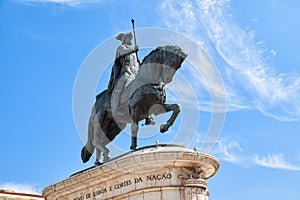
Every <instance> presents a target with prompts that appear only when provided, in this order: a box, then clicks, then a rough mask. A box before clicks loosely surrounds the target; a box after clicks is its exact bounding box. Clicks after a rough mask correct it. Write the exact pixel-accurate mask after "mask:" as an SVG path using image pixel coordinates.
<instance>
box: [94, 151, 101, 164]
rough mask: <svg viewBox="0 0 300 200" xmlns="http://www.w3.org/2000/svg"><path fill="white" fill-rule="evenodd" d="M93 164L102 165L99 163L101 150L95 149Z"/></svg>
mask: <svg viewBox="0 0 300 200" xmlns="http://www.w3.org/2000/svg"><path fill="white" fill-rule="evenodd" d="M94 164H95V165H96V166H99V165H101V164H102V162H101V150H100V149H99V148H96V160H95V162H94Z"/></svg>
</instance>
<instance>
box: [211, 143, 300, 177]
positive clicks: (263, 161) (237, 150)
mask: <svg viewBox="0 0 300 200" xmlns="http://www.w3.org/2000/svg"><path fill="white" fill-rule="evenodd" d="M213 154H215V155H217V156H218V158H220V159H221V160H224V161H226V162H230V163H234V164H237V165H241V166H247V167H251V166H260V167H267V168H273V169H280V170H289V171H300V166H297V165H293V164H290V163H289V162H288V161H286V160H285V159H284V154H282V153H279V154H270V153H269V154H267V155H259V154H250V155H249V154H246V153H244V152H243V149H242V147H241V145H240V144H239V142H237V141H232V140H230V139H228V138H227V139H223V140H219V141H218V142H217V144H216V146H215V148H214V150H213Z"/></svg>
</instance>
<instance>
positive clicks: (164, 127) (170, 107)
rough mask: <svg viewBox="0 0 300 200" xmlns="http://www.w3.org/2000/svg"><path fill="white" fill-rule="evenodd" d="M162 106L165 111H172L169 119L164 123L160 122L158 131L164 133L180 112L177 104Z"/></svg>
mask: <svg viewBox="0 0 300 200" xmlns="http://www.w3.org/2000/svg"><path fill="white" fill-rule="evenodd" d="M164 108H165V110H166V112H170V111H173V113H172V115H171V117H170V119H169V120H168V121H167V123H166V124H162V125H161V126H160V132H161V133H164V132H166V131H167V130H168V129H169V128H170V127H171V126H172V125H173V123H174V121H175V119H176V117H177V116H178V114H179V112H180V106H179V105H178V104H164Z"/></svg>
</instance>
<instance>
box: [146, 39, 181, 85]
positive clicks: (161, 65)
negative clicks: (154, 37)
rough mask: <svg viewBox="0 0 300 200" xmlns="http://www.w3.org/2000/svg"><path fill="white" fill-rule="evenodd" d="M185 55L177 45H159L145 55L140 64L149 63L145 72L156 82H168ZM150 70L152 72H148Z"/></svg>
mask: <svg viewBox="0 0 300 200" xmlns="http://www.w3.org/2000/svg"><path fill="white" fill-rule="evenodd" d="M186 57H187V54H185V53H184V52H183V51H182V49H181V48H180V47H178V46H169V45H167V46H161V47H157V48H156V49H155V50H153V51H152V52H151V53H150V54H149V55H147V56H146V57H145V58H144V60H143V62H142V65H144V66H146V65H145V64H151V65H150V66H151V67H150V66H149V67H147V68H148V69H147V73H145V74H148V75H150V74H152V75H151V76H152V77H155V78H153V80H155V81H157V82H164V83H170V82H171V81H172V78H173V76H174V75H175V72H176V71H177V69H179V68H180V67H181V64H182V62H183V61H184V59H185V58H186ZM150 70H151V72H152V73H150Z"/></svg>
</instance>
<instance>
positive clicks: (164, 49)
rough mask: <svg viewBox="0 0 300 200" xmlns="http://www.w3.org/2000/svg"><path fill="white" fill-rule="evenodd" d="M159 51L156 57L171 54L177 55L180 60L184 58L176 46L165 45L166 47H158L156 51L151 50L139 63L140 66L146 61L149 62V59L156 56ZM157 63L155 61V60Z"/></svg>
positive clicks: (184, 55)
mask: <svg viewBox="0 0 300 200" xmlns="http://www.w3.org/2000/svg"><path fill="white" fill-rule="evenodd" d="M160 51H161V54H160V55H158V56H162V55H164V54H166V53H171V54H173V55H174V54H175V55H178V56H180V57H182V58H186V56H187V55H186V54H185V53H184V52H183V51H182V49H181V48H180V47H178V46H171V45H166V46H159V47H157V48H156V49H154V50H152V51H151V52H150V53H149V54H148V55H146V56H145V57H144V59H143V61H142V63H141V65H143V64H144V63H145V62H147V61H148V60H151V58H152V57H153V56H154V55H155V54H158V52H160ZM155 61H157V59H156V60H155Z"/></svg>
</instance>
